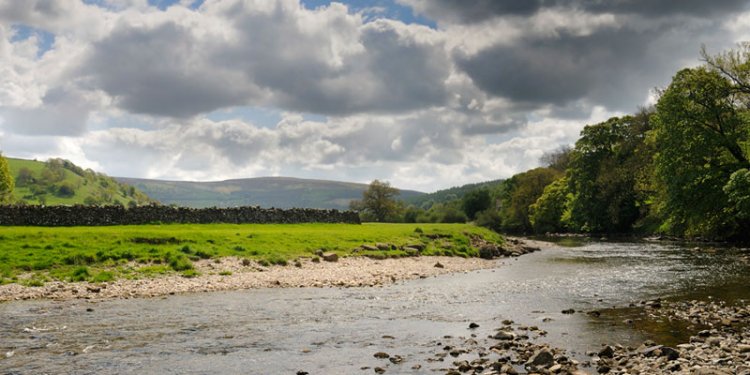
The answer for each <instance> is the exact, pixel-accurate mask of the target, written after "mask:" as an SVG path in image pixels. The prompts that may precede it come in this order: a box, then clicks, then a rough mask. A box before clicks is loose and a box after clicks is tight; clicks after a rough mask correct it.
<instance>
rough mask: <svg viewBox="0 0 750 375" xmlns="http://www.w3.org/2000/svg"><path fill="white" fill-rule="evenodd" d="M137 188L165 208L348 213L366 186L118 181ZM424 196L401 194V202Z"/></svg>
mask: <svg viewBox="0 0 750 375" xmlns="http://www.w3.org/2000/svg"><path fill="white" fill-rule="evenodd" d="M115 179H116V180H117V181H120V182H122V183H125V184H128V185H131V186H135V187H136V188H137V189H139V190H141V191H143V192H144V193H146V194H147V195H148V196H149V197H151V198H153V199H156V200H158V201H159V202H161V203H163V204H175V205H178V206H185V207H194V208H203V207H212V206H216V207H236V206H261V207H277V208H293V207H297V208H335V209H348V208H349V202H350V201H352V200H354V199H362V192H364V191H365V190H366V189H367V186H368V185H367V184H358V183H351V182H339V181H326V180H312V179H302V178H291V177H257V178H244V179H236V180H226V181H211V182H194V181H162V180H149V179H141V178H127V177H115ZM423 194H424V193H421V192H418V191H412V190H401V194H400V196H399V199H402V200H409V199H412V198H414V197H418V196H420V195H423Z"/></svg>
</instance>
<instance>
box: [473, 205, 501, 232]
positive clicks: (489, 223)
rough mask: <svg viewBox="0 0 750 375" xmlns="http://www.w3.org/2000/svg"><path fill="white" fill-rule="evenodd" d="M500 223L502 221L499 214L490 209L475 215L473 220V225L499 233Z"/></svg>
mask: <svg viewBox="0 0 750 375" xmlns="http://www.w3.org/2000/svg"><path fill="white" fill-rule="evenodd" d="M501 223H502V219H501V218H500V214H499V213H498V212H497V211H496V210H494V209H491V208H488V209H486V210H484V211H480V212H479V213H477V217H476V220H474V224H476V225H479V226H480V227H485V228H488V229H491V230H493V231H495V232H500V230H501V229H502V226H501Z"/></svg>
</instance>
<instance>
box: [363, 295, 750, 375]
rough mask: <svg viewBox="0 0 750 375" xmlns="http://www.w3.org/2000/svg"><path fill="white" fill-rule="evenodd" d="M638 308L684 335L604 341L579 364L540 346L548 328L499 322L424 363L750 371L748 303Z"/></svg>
mask: <svg viewBox="0 0 750 375" xmlns="http://www.w3.org/2000/svg"><path fill="white" fill-rule="evenodd" d="M641 305H642V308H643V310H644V313H645V315H647V316H649V317H650V318H651V319H666V320H669V321H681V322H682V323H685V324H688V325H690V326H691V327H692V329H693V331H692V332H690V333H691V335H690V338H689V340H686V342H684V343H680V344H677V345H673V346H667V345H663V344H660V343H657V342H654V341H650V340H647V341H644V342H643V343H642V344H641V345H640V346H637V347H635V346H623V345H620V344H618V343H603V344H602V346H601V347H600V348H599V349H598V350H596V351H591V352H589V353H587V354H586V355H587V356H588V357H589V359H586V360H582V361H581V360H577V359H575V358H573V357H572V356H571V355H570V350H568V348H560V347H553V346H550V345H549V344H547V343H545V342H544V337H545V336H546V335H547V332H546V331H545V330H544V329H543V328H544V327H543V325H542V326H541V327H537V326H523V325H517V324H515V323H514V322H513V321H512V320H505V321H503V326H502V327H498V328H496V329H495V330H494V332H493V334H492V335H489V336H487V337H484V338H482V337H481V336H480V337H478V335H476V334H472V335H471V337H470V338H459V340H457V341H455V340H454V342H451V343H448V344H447V345H445V346H443V347H442V348H441V349H440V350H439V351H436V352H434V353H433V354H432V357H431V358H429V359H428V362H441V363H445V364H446V367H444V368H443V369H442V371H441V372H442V373H444V374H448V375H460V374H464V373H474V374H478V373H481V374H519V373H526V372H528V373H534V374H572V375H586V374H593V373H598V374H655V375H658V374H684V375H688V374H691V375H748V374H750V321H748V319H749V318H750V304H748V303H747V302H746V301H739V303H737V304H734V305H727V304H725V303H724V302H723V301H689V302H666V301H661V300H653V301H644V303H641ZM563 313H566V312H565V311H563ZM568 313H575V311H572V312H568ZM579 313H581V312H579ZM600 313H601V312H599V311H589V312H588V315H589V316H592V318H596V317H598V316H599V314H600ZM478 328H479V325H476V324H474V323H471V324H470V325H469V326H468V330H469V331H470V332H474V331H475V330H476V329H478ZM444 339H446V338H444ZM447 339H454V338H452V337H448V338H447ZM446 341H448V340H446ZM374 356H375V357H376V358H385V359H387V358H399V357H400V356H399V355H398V354H389V353H384V352H377V353H375V354H374ZM467 357H469V358H474V359H471V360H469V359H466V358H467ZM390 362H391V363H392V364H397V363H398V362H397V361H393V360H391V361H390ZM390 366H391V364H388V363H385V362H384V366H383V367H378V368H376V369H375V372H376V373H384V372H386V369H387V368H388V367H390Z"/></svg>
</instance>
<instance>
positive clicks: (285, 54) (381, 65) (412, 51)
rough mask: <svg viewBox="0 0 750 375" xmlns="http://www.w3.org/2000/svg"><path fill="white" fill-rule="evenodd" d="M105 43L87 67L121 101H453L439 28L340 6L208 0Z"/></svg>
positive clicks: (296, 104)
mask: <svg viewBox="0 0 750 375" xmlns="http://www.w3.org/2000/svg"><path fill="white" fill-rule="evenodd" d="M131 21H132V22H131V23H125V24H123V25H120V26H118V27H116V28H115V29H114V30H113V31H112V32H111V33H110V34H109V35H108V36H107V37H105V38H103V39H101V40H99V41H97V42H96V43H95V44H93V46H92V47H93V48H92V50H93V52H92V53H91V55H90V57H89V58H88V60H87V61H86V62H85V63H84V64H83V67H82V69H81V74H86V75H87V77H88V78H90V82H91V84H92V85H93V86H94V87H95V88H99V89H102V90H103V91H105V92H106V93H107V94H109V95H110V96H111V97H113V98H114V102H115V103H116V104H117V105H118V106H120V107H121V108H123V109H125V110H127V111H130V112H134V113H141V114H148V115H154V116H165V117H175V118H189V117H193V116H196V115H198V114H201V113H206V112H210V111H213V110H218V109H222V108H229V107H233V106H240V105H251V106H276V107H280V108H284V109H288V110H293V111H305V112H313V113H321V114H330V115H349V114H353V113H360V112H399V111H407V110H412V109H418V108H424V107H429V106H439V105H442V104H444V103H445V101H446V100H447V98H448V93H447V91H446V88H445V80H446V79H447V78H448V75H449V74H450V68H451V63H450V60H449V56H448V54H447V52H446V50H445V48H444V47H443V44H442V40H441V38H440V37H439V34H438V33H437V32H435V31H434V30H430V29H428V28H426V27H422V26H407V25H404V24H403V23H400V22H393V21H390V20H384V19H379V20H375V21H372V22H369V23H363V20H362V17H361V15H359V14H350V13H348V11H347V8H346V7H344V6H342V5H340V4H332V5H331V6H329V7H325V8H319V9H316V10H308V9H305V8H304V7H302V6H301V5H300V4H299V3H297V2H296V1H286V0H284V1H278V2H275V3H270V2H265V1H256V2H252V1H250V2H242V1H225V2H213V3H208V2H207V3H206V4H204V5H203V6H202V7H201V8H200V12H191V11H187V10H185V9H175V10H172V8H169V9H168V10H167V11H166V12H162V13H161V14H160V17H158V18H155V19H154V20H152V21H151V22H150V24H148V25H146V26H144V25H142V24H141V23H139V22H137V20H131Z"/></svg>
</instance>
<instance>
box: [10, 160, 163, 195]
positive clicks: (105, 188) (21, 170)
mask: <svg viewBox="0 0 750 375" xmlns="http://www.w3.org/2000/svg"><path fill="white" fill-rule="evenodd" d="M6 159H7V160H8V166H9V167H10V173H11V175H12V176H13V178H14V179H15V182H16V187H15V189H14V191H13V197H14V199H15V200H16V201H18V202H23V203H26V204H45V205H73V204H121V205H123V206H131V205H144V204H149V203H151V202H154V201H153V200H151V199H150V198H149V197H148V196H147V195H146V194H144V193H143V192H141V191H140V190H138V189H136V188H134V187H132V186H129V185H125V184H123V183H120V182H118V181H116V180H115V179H113V178H111V177H108V176H106V175H104V174H102V173H97V172H94V171H92V170H91V169H83V168H81V167H79V166H77V165H75V164H73V163H71V162H70V161H67V160H63V159H50V160H48V161H46V162H41V161H36V160H24V159H14V158H6Z"/></svg>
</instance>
